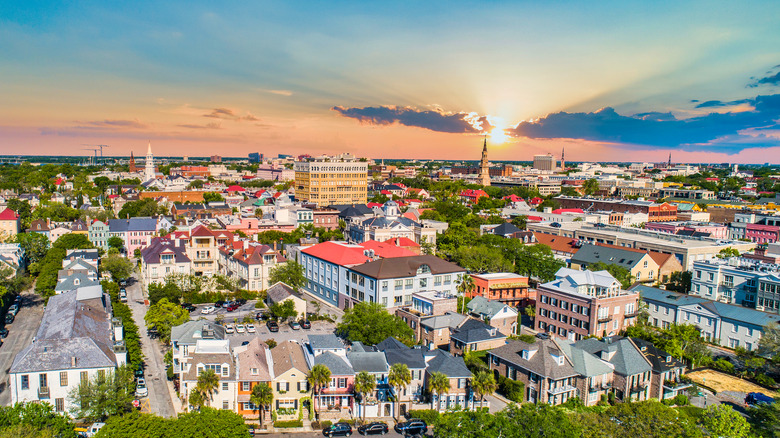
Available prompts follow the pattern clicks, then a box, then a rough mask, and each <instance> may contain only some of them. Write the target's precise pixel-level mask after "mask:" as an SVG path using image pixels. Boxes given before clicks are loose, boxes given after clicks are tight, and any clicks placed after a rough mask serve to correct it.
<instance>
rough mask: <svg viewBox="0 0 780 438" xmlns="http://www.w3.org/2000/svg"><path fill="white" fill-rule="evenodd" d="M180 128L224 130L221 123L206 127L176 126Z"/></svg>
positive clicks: (206, 125) (210, 124) (209, 124)
mask: <svg viewBox="0 0 780 438" xmlns="http://www.w3.org/2000/svg"><path fill="white" fill-rule="evenodd" d="M176 126H178V127H180V128H187V129H222V126H221V125H220V124H219V123H206V124H205V125H189V124H185V125H176Z"/></svg>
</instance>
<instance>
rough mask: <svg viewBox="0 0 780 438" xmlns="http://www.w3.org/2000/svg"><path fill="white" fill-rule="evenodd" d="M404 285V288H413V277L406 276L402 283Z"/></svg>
mask: <svg viewBox="0 0 780 438" xmlns="http://www.w3.org/2000/svg"><path fill="white" fill-rule="evenodd" d="M404 287H405V288H406V289H411V288H413V287H414V279H413V278H407V279H406V284H404Z"/></svg>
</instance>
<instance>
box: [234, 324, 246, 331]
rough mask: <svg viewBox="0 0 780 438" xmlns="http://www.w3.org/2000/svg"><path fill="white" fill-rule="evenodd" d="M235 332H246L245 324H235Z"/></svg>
mask: <svg viewBox="0 0 780 438" xmlns="http://www.w3.org/2000/svg"><path fill="white" fill-rule="evenodd" d="M236 333H246V326H244V324H236Z"/></svg>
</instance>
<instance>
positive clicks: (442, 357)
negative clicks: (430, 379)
mask: <svg viewBox="0 0 780 438" xmlns="http://www.w3.org/2000/svg"><path fill="white" fill-rule="evenodd" d="M425 357H426V361H427V362H428V367H427V368H426V370H425V371H426V372H428V373H431V374H432V373H435V372H439V373H442V374H444V375H445V376H447V377H449V378H463V377H465V378H468V377H471V376H472V374H471V371H469V369H468V368H467V367H466V363H465V362H464V361H463V357H461V356H458V357H455V356H453V355H451V354H450V353H447V352H445V351H443V350H438V349H437V350H433V351H431V352H427V353H425Z"/></svg>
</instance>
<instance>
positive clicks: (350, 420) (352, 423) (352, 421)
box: [339, 418, 357, 426]
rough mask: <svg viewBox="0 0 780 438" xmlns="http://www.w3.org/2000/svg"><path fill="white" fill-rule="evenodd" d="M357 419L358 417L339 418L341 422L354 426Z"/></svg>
mask: <svg viewBox="0 0 780 438" xmlns="http://www.w3.org/2000/svg"><path fill="white" fill-rule="evenodd" d="M356 421H357V419H356V418H350V419H349V420H346V419H344V418H342V419H340V420H339V423H348V424H351V425H353V426H354V425H355V422H356Z"/></svg>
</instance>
